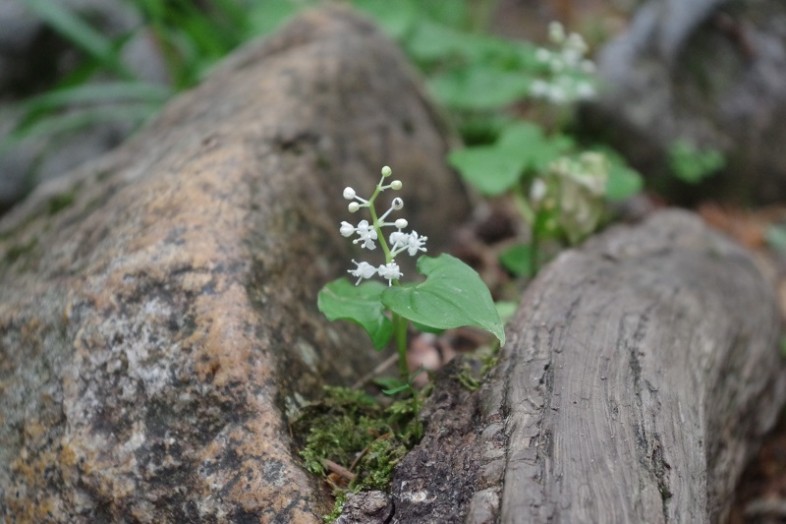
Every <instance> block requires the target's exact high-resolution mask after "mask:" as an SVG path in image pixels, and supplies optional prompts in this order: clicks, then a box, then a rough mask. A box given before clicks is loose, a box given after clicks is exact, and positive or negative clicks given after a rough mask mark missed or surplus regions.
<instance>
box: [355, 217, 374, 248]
mask: <svg viewBox="0 0 786 524" xmlns="http://www.w3.org/2000/svg"><path fill="white" fill-rule="evenodd" d="M355 233H357V234H358V238H356V239H355V240H353V241H352V243H353V244H357V243H360V242H362V243H363V244H362V245H361V246H360V247H363V248H366V249H375V248H376V247H377V246H376V244H374V241H375V240H376V239H377V231H376V230H375V229H374V228H373V227H372V226H371V225H370V224H369V223H368V220H361V221H360V222H358V226H357V227H356V228H355Z"/></svg>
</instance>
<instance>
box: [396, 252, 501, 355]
mask: <svg viewBox="0 0 786 524" xmlns="http://www.w3.org/2000/svg"><path fill="white" fill-rule="evenodd" d="M417 269H418V271H419V272H420V273H421V274H423V275H425V276H426V280H425V281H424V282H421V283H419V284H410V285H403V286H394V287H389V288H387V289H385V290H384V291H383V293H382V302H383V304H384V305H385V306H387V307H388V308H389V309H390V310H391V311H393V312H394V313H396V314H398V315H401V316H402V317H404V318H406V319H408V320H411V321H413V322H417V323H420V324H424V325H427V326H431V327H434V328H439V329H451V328H457V327H461V326H474V327H478V328H480V329H484V330H486V331H488V332H490V333H491V334H493V335H494V336H495V337H497V339H499V341H500V343H501V344H504V343H505V329H504V326H503V324H502V321H501V320H500V318H499V314H498V313H497V310H496V308H495V307H494V301H493V300H492V299H491V293H489V290H488V288H487V287H486V285H485V284H484V283H483V281H482V280H481V279H480V276H479V275H478V274H477V272H475V270H474V269H472V268H471V267H469V266H468V265H466V264H465V263H464V262H462V261H461V260H459V259H457V258H456V257H453V256H450V255H446V254H442V255H440V256H438V257H436V258H432V257H427V256H422V257H420V259H418V263H417Z"/></svg>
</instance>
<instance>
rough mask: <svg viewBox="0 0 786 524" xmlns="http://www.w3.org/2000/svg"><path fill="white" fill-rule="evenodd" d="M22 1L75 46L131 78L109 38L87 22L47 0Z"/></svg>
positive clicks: (56, 3)
mask: <svg viewBox="0 0 786 524" xmlns="http://www.w3.org/2000/svg"><path fill="white" fill-rule="evenodd" d="M22 3H23V4H24V5H25V6H27V8H28V9H30V10H31V11H33V12H34V13H35V14H36V15H38V16H39V17H41V19H42V20H44V21H45V22H46V23H47V24H49V26H50V27H52V29H54V30H55V31H57V32H58V33H60V34H61V35H63V36H64V37H65V38H67V39H68V40H69V41H70V42H71V43H73V44H74V45H75V46H78V47H80V48H82V50H83V51H85V52H87V53H88V54H90V55H91V56H94V57H96V58H97V59H99V60H100V61H101V62H102V63H104V64H105V66H106V67H108V68H110V69H112V70H113V71H114V72H116V73H118V74H120V75H121V76H124V77H126V78H131V77H132V75H131V74H130V73H129V72H128V70H127V69H126V68H125V66H124V65H123V64H122V62H121V61H120V59H119V55H118V53H117V52H116V51H115V49H114V45H113V43H112V41H111V40H110V39H108V38H107V37H105V36H104V35H102V34H101V33H100V32H99V31H96V30H95V29H93V28H92V27H91V26H90V25H89V24H88V23H86V22H85V21H83V20H82V19H81V18H79V17H78V16H76V15H75V14H74V13H72V12H71V11H69V10H68V9H67V8H65V7H63V6H62V5H60V2H51V1H48V0H22Z"/></svg>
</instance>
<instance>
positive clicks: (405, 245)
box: [390, 231, 428, 257]
mask: <svg viewBox="0 0 786 524" xmlns="http://www.w3.org/2000/svg"><path fill="white" fill-rule="evenodd" d="M426 240H428V237H424V236H418V233H417V231H413V232H412V233H402V232H401V231H396V232H395V233H391V234H390V243H391V244H392V245H393V247H392V248H391V253H392V254H393V256H396V255H398V254H399V253H401V252H402V251H406V252H407V253H409V256H411V257H414V256H415V255H417V254H418V251H424V252H425V251H426V248H425V245H426Z"/></svg>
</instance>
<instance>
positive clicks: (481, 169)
mask: <svg viewBox="0 0 786 524" xmlns="http://www.w3.org/2000/svg"><path fill="white" fill-rule="evenodd" d="M448 162H449V163H450V165H451V166H453V167H454V168H456V169H457V170H458V172H459V173H460V174H461V176H462V177H463V178H464V180H466V181H467V182H468V183H469V184H472V186H473V187H475V188H476V189H477V190H478V191H480V192H481V193H483V194H484V195H488V196H494V195H499V194H502V193H504V192H505V191H507V190H508V189H510V188H511V187H513V186H514V185H515V184H516V182H518V179H519V177H520V176H521V174H522V172H523V171H524V168H525V166H526V159H524V158H522V157H521V155H518V154H517V152H516V151H512V150H509V149H502V148H499V147H497V146H479V147H470V148H467V149H459V150H457V151H451V153H450V154H449V155H448Z"/></svg>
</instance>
